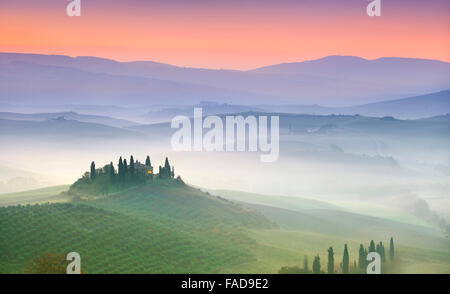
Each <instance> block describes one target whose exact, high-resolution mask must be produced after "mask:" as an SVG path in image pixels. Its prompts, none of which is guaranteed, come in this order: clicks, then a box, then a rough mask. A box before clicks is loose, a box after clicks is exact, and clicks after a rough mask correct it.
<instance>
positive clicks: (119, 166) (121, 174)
mask: <svg viewBox="0 0 450 294" xmlns="http://www.w3.org/2000/svg"><path fill="white" fill-rule="evenodd" d="M118 169H119V178H122V177H123V162H122V156H121V157H120V158H119V164H118Z"/></svg>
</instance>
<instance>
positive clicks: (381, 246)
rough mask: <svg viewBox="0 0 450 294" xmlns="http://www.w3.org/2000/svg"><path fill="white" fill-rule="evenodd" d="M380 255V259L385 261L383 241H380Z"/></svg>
mask: <svg viewBox="0 0 450 294" xmlns="http://www.w3.org/2000/svg"><path fill="white" fill-rule="evenodd" d="M380 256H381V261H386V252H385V251H384V245H383V242H381V241H380Z"/></svg>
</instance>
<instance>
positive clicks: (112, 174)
mask: <svg viewBox="0 0 450 294" xmlns="http://www.w3.org/2000/svg"><path fill="white" fill-rule="evenodd" d="M115 173H116V171H115V170H114V165H113V163H112V161H111V163H110V164H109V179H110V180H111V181H113V180H114V175H115Z"/></svg>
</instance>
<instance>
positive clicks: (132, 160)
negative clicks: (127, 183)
mask: <svg viewBox="0 0 450 294" xmlns="http://www.w3.org/2000/svg"><path fill="white" fill-rule="evenodd" d="M130 174H131V176H132V177H133V176H134V158H133V155H131V157H130Z"/></svg>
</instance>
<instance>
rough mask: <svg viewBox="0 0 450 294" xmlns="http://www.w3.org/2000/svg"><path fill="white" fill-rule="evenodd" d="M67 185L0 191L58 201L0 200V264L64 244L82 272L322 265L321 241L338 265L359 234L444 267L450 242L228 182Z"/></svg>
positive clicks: (10, 265)
mask: <svg viewBox="0 0 450 294" xmlns="http://www.w3.org/2000/svg"><path fill="white" fill-rule="evenodd" d="M66 188H67V186H58V187H54V188H47V189H45V190H35V191H30V192H24V193H15V194H8V195H2V196H0V199H3V200H5V199H9V201H10V203H12V202H11V201H17V199H20V200H21V201H24V199H25V198H24V197H27V198H26V199H28V200H29V201H30V202H31V203H35V202H42V201H35V200H36V199H45V197H47V198H48V199H49V202H61V201H66V203H48V204H39V205H25V206H24V205H16V206H6V207H0V236H1V237H2V238H1V239H0V273H22V272H25V270H26V267H27V265H28V264H29V263H30V262H31V261H33V260H35V259H36V258H38V257H39V256H41V255H42V254H45V253H55V254H67V253H68V252H71V251H76V252H79V253H80V255H81V258H82V268H83V271H84V272H86V273H276V272H278V270H279V269H280V268H281V267H283V266H294V265H297V266H302V265H303V259H304V256H307V257H308V260H309V264H310V266H311V264H312V259H313V256H315V255H320V257H321V260H322V268H326V254H327V251H326V250H327V248H328V247H329V246H333V247H334V249H335V253H336V255H335V258H336V261H335V263H336V266H337V267H339V262H340V260H341V259H342V252H343V247H344V244H348V247H349V253H350V264H351V266H352V265H353V262H354V260H356V259H357V256H358V255H357V250H358V247H359V244H360V243H364V244H365V245H366V246H367V245H368V242H369V241H370V240H371V239H374V240H375V241H377V242H378V241H383V243H384V244H388V240H389V238H390V237H391V236H394V238H395V240H396V249H397V251H396V252H397V255H396V256H397V257H396V261H395V264H390V265H389V266H388V268H387V269H386V270H385V272H392V273H450V246H449V244H450V243H449V240H448V239H446V238H445V237H444V236H442V235H441V234H440V233H439V232H438V231H436V230H433V229H432V228H429V227H426V226H420V225H418V224H412V223H406V222H400V221H395V220H392V219H390V218H381V217H374V216H369V215H363V214H357V213H354V212H349V211H345V210H344V209H342V208H341V207H339V206H336V205H334V204H329V203H327V202H321V201H315V200H310V199H305V198H295V197H284V196H270V195H257V194H249V193H241V192H237V191H214V192H213V194H218V195H220V196H221V197H216V196H212V195H210V194H209V193H207V192H202V191H200V190H199V189H195V188H192V187H189V186H186V185H180V184H177V183H175V182H173V181H170V180H157V181H154V182H149V183H146V184H142V185H140V186H136V187H133V188H129V189H127V190H125V191H123V192H118V193H114V194H111V195H109V196H102V197H98V198H97V199H92V198H91V199H90V200H83V201H76V202H73V201H69V202H68V199H67V197H68V196H67V194H65V193H63V194H58V193H60V192H61V191H62V190H64V189H66ZM58 195H59V196H58ZM224 197H226V198H230V199H233V200H232V201H230V200H227V199H225V198H224ZM15 198H17V199H15ZM26 199H25V200H26ZM278 200H279V201H278Z"/></svg>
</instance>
